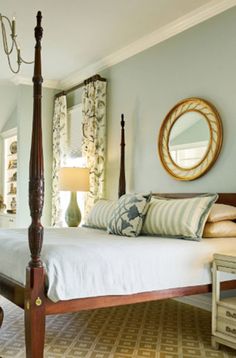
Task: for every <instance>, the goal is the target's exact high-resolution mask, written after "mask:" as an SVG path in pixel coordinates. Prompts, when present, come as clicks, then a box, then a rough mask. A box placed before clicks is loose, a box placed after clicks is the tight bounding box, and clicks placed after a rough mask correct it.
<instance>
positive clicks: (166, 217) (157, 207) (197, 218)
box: [142, 194, 218, 241]
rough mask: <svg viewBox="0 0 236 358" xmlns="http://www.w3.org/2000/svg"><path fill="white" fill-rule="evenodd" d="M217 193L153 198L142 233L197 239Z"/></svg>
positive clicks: (200, 234)
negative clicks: (175, 197)
mask: <svg viewBox="0 0 236 358" xmlns="http://www.w3.org/2000/svg"><path fill="white" fill-rule="evenodd" d="M217 198H218V195H217V194H209V195H207V196H198V197H194V198H190V199H165V198H153V199H152V201H151V203H150V205H149V208H148V212H147V215H146V218H145V221H144V225H143V228H142V233H143V234H147V235H158V236H166V237H178V238H183V239H191V240H196V241H199V240H200V238H201V237H202V234H203V229H204V226H205V223H206V220H207V217H208V214H209V211H210V209H211V207H212V205H213V204H214V202H215V201H216V200H217Z"/></svg>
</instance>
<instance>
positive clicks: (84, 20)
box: [0, 0, 232, 81]
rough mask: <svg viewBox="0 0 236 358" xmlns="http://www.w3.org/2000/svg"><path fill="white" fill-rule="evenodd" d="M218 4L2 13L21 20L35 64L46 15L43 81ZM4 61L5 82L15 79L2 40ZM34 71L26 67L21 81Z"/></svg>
mask: <svg viewBox="0 0 236 358" xmlns="http://www.w3.org/2000/svg"><path fill="white" fill-rule="evenodd" d="M228 1H229V2H230V0H228ZM214 2H215V3H220V0H99V1H97V0H86V1H84V0H69V1H68V2H66V1H62V0H40V2H36V1H34V0H21V1H19V0H1V3H0V13H2V14H3V15H6V16H8V17H9V18H12V16H15V17H16V32H17V35H18V40H19V44H20V47H21V52H22V57H23V58H24V59H26V60H31V59H33V47H34V38H33V27H34V26H35V15H36V12H37V11H38V10H41V11H42V14H43V28H44V37H43V43H42V45H43V76H44V78H45V79H47V80H57V81H60V80H63V79H64V80H65V79H66V78H67V77H68V76H69V75H70V74H71V73H74V72H75V71H77V72H78V71H83V70H84V69H85V68H87V67H88V66H91V65H92V64H93V63H97V62H98V61H101V60H102V59H103V58H106V57H107V56H109V55H111V54H113V53H114V52H117V51H119V50H121V49H123V48H124V47H127V46H128V45H130V44H132V43H133V42H135V41H137V40H138V39H140V38H142V37H145V36H147V35H148V34H150V33H152V32H154V31H156V30H158V29H161V28H163V27H165V26H166V25H168V24H170V23H172V22H173V21H176V20H177V19H181V18H182V17H183V16H186V15H187V14H189V13H192V12H193V11H196V10H197V9H199V8H201V7H202V6H206V4H209V3H214ZM221 2H225V0H222V1H221ZM231 2H232V1H231ZM37 3H40V5H37ZM0 58H1V61H0V80H6V79H10V78H12V73H11V72H10V70H9V69H8V65H7V59H6V57H5V55H3V49H2V43H1V40H0ZM32 71H33V67H32V65H22V68H21V76H23V77H28V78H30V77H31V76H32Z"/></svg>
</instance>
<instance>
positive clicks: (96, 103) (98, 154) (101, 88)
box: [82, 80, 106, 214]
mask: <svg viewBox="0 0 236 358" xmlns="http://www.w3.org/2000/svg"><path fill="white" fill-rule="evenodd" d="M82 115H83V119H82V131H83V139H82V154H83V156H84V157H85V158H86V160H87V166H88V168H89V169H90V178H89V181H90V192H89V193H88V196H87V200H86V205H85V214H87V213H88V212H89V210H90V209H91V207H92V206H93V204H94V203H95V201H96V200H98V199H101V198H103V197H104V177H105V151H106V82H105V81H100V80H96V81H94V82H90V83H88V84H86V85H85V86H84V88H83V96H82Z"/></svg>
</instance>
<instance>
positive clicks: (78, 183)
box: [59, 167, 89, 191]
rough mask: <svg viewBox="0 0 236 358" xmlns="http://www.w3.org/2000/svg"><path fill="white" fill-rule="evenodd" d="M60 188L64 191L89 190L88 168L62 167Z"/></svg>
mask: <svg viewBox="0 0 236 358" xmlns="http://www.w3.org/2000/svg"><path fill="white" fill-rule="evenodd" d="M59 190H62V191H89V169H88V168H68V167H64V168H60V170H59Z"/></svg>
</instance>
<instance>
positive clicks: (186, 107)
mask: <svg viewBox="0 0 236 358" xmlns="http://www.w3.org/2000/svg"><path fill="white" fill-rule="evenodd" d="M193 111H195V112H199V113H201V114H202V115H203V116H204V117H205V119H206V121H207V123H208V126H209V130H210V142H209V145H208V148H207V151H206V153H205V155H204V157H203V158H202V159H201V160H200V161H199V162H198V163H197V164H196V165H195V166H193V167H191V168H181V167H180V166H179V165H177V164H176V163H175V162H174V161H173V159H172V158H171V155H170V151H169V138H170V132H171V129H172V127H173V125H174V124H175V123H176V121H177V120H178V119H179V118H180V117H181V116H182V115H183V114H185V113H187V112H193ZM222 141H223V128H222V122H221V118H220V115H219V113H218V112H217V110H216V108H215V107H214V106H213V105H212V104H211V103H210V102H208V101H206V100H204V99H201V98H196V97H192V98H186V99H184V100H182V101H180V102H178V103H177V104H176V105H175V106H174V107H173V108H172V109H171V110H170V111H169V113H168V114H167V115H166V117H165V119H164V121H163V122H162V125H161V128H160V131H159V136H158V152H159V157H160V160H161V163H162V165H163V167H164V169H165V170H166V171H167V172H168V174H170V175H171V176H172V177H174V178H175V179H177V180H186V181H187V180H194V179H197V178H199V177H200V176H202V175H203V174H205V173H206V172H207V171H208V170H209V169H210V168H211V167H212V166H213V164H214V163H215V161H216V159H217V157H218V155H219V153H220V150H221V146H222Z"/></svg>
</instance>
